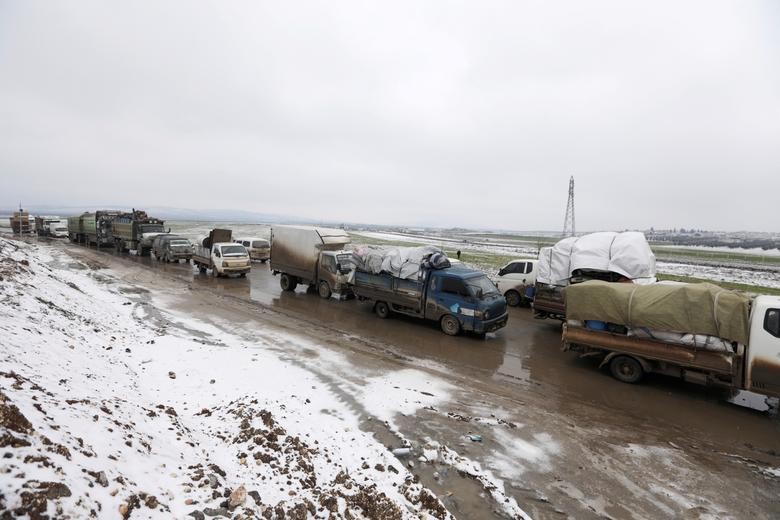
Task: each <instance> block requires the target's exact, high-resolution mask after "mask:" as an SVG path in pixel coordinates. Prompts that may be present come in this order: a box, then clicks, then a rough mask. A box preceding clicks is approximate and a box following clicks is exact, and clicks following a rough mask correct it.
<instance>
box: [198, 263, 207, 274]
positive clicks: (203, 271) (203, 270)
mask: <svg viewBox="0 0 780 520" xmlns="http://www.w3.org/2000/svg"><path fill="white" fill-rule="evenodd" d="M198 271H199V272H200V273H201V274H206V266H205V265H203V264H198Z"/></svg>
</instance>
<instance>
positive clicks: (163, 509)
mask: <svg viewBox="0 0 780 520" xmlns="http://www.w3.org/2000/svg"><path fill="white" fill-rule="evenodd" d="M106 280H109V281H110V280H111V277H110V274H108V273H107V272H105V271H102V272H101V273H100V274H99V275H95V273H94V272H93V271H91V270H90V269H88V268H87V267H86V266H84V265H83V264H81V265H76V266H75V267H74V260H73V259H72V258H70V257H67V255H65V254H64V253H62V252H60V251H59V250H57V249H54V248H50V247H46V246H37V245H36V246H34V245H28V244H24V243H20V242H15V241H9V240H6V239H2V238H0V298H1V299H2V307H0V334H2V337H3V338H4V341H3V344H2V349H1V350H0V354H1V356H0V380H1V381H2V385H1V386H0V387H1V388H2V392H0V421H1V422H0V435H2V437H1V439H2V446H3V447H4V451H5V452H6V455H5V458H4V459H3V470H2V475H1V476H0V511H13V513H14V515H17V516H19V515H28V516H29V517H31V518H43V516H41V515H48V517H49V518H87V517H90V516H92V517H99V518H103V517H105V518H117V517H121V518H130V517H131V516H132V518H185V517H188V518H189V517H192V518H200V519H203V518H205V517H212V516H223V517H233V518H271V517H274V518H379V519H384V518H388V519H402V518H437V519H445V518H452V516H451V514H450V513H449V512H448V511H447V510H446V509H445V508H444V506H443V505H442V503H441V502H440V501H439V499H438V498H437V497H436V496H435V495H434V494H433V493H432V492H431V491H430V490H428V489H426V488H424V487H423V486H422V485H421V484H420V483H419V482H418V480H417V479H416V478H415V477H414V476H413V475H412V474H411V473H410V472H409V469H408V467H407V466H406V465H405V464H404V462H403V461H400V460H399V459H398V458H396V457H395V456H394V455H393V454H392V452H391V449H393V448H396V449H397V448H403V446H404V439H403V438H402V436H399V438H398V441H397V445H395V446H384V445H382V444H380V443H378V442H377V440H375V438H374V437H373V435H372V434H370V433H366V432H364V431H361V429H360V421H361V419H362V418H364V417H362V416H361V413H365V411H367V412H369V413H371V414H373V415H374V417H376V418H377V419H378V420H381V421H386V422H387V423H388V426H389V427H390V429H391V430H397V428H395V427H394V426H393V420H394V418H395V417H396V416H397V415H398V414H407V415H408V414H413V413H415V411H417V410H419V409H422V408H423V407H428V408H431V407H434V406H440V405H441V404H442V403H444V402H446V401H447V399H448V398H449V395H450V393H451V392H452V391H453V390H454V389H453V388H452V387H451V386H450V385H449V384H448V383H446V382H444V381H442V380H438V379H435V378H431V377H430V376H429V375H427V374H426V373H423V372H420V371H417V370H413V369H406V370H400V371H397V372H390V373H382V374H365V376H364V377H365V379H364V381H365V384H363V385H356V384H354V383H353V382H350V381H346V380H345V381H344V382H343V384H339V385H338V386H336V387H334V386H333V385H329V384H325V383H324V382H323V381H322V379H321V378H320V377H319V375H318V372H317V370H316V368H317V367H318V366H320V365H321V364H322V363H326V364H329V365H332V364H337V365H340V367H341V370H342V371H343V372H345V373H351V374H355V373H359V371H358V370H357V368H356V367H351V366H349V362H348V361H347V360H346V359H342V358H341V355H340V354H338V353H333V352H330V353H329V351H327V350H326V349H321V350H318V349H317V345H315V344H310V343H309V342H307V340H305V339H303V338H300V337H297V336H294V335H284V334H281V333H277V332H274V333H268V334H265V335H264V336H263V337H262V338H259V339H256V340H254V341H251V342H250V341H247V340H246V339H244V338H241V337H237V336H234V335H231V334H226V333H225V332H223V331H222V330H221V329H220V328H217V327H215V326H214V325H211V324H207V323H204V322H199V321H197V320H194V319H191V318H189V317H188V316H187V315H186V314H182V313H176V312H172V313H166V312H165V311H164V310H162V309H158V308H155V307H153V306H151V305H149V304H148V303H145V302H143V301H139V300H138V299H137V298H134V296H136V292H134V291H133V288H132V286H127V285H124V284H122V283H120V282H119V281H118V280H113V281H112V283H106ZM285 344H287V345H289V346H290V347H291V346H295V348H297V349H301V350H303V349H306V350H308V351H311V352H321V354H320V355H319V359H317V358H315V359H311V360H310V364H311V366H312V369H311V370H310V369H308V368H304V366H306V365H303V364H301V363H295V362H292V361H289V360H288V361H286V360H284V359H283V358H282V357H280V356H279V355H278V353H277V352H276V351H275V350H274V347H275V346H278V345H285ZM285 348H289V347H285ZM343 392H348V393H349V394H350V396H351V399H355V400H356V401H357V402H358V403H359V404H360V410H362V412H361V411H358V410H356V409H355V407H354V406H353V405H351V404H350V403H349V401H348V400H345V398H344V395H343ZM428 452H429V453H430V456H431V457H437V458H438V457H439V455H437V454H441V458H442V459H445V458H446V461H447V463H450V464H452V465H453V466H454V467H458V468H460V467H462V468H463V470H465V471H470V472H471V473H470V475H472V478H474V479H475V480H476V481H478V482H482V483H483V485H484V486H485V488H486V489H488V490H489V493H490V494H491V496H493V498H494V499H495V500H496V507H499V508H500V509H501V510H503V512H504V514H505V515H506V516H507V517H509V518H527V516H526V514H525V513H524V512H523V511H522V509H520V507H519V506H518V504H517V503H516V502H515V500H514V499H511V498H508V497H507V496H505V495H504V493H503V491H502V490H503V489H504V485H503V483H502V482H501V481H499V480H497V479H495V478H494V477H493V476H492V475H491V474H490V472H489V471H482V470H481V468H480V467H479V464H477V463H475V462H472V461H469V460H468V459H464V458H463V457H460V456H459V455H458V454H457V453H456V452H455V451H453V450H452V449H450V448H447V447H446V446H439V445H438V444H435V443H432V444H431V447H430V448H429V449H428ZM421 460H425V459H424V458H422V459H421ZM188 515H189V516H188Z"/></svg>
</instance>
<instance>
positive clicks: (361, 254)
mask: <svg viewBox="0 0 780 520" xmlns="http://www.w3.org/2000/svg"><path fill="white" fill-rule="evenodd" d="M434 253H441V254H444V253H443V252H442V251H441V249H439V248H438V247H433V246H421V247H392V248H382V247H360V248H357V249H355V250H354V251H353V252H352V254H353V257H354V259H355V264H356V265H357V267H358V268H359V269H361V270H363V271H367V272H369V273H374V274H379V273H390V274H392V275H393V276H396V277H398V278H409V279H414V278H417V277H418V276H419V273H420V268H421V267H422V265H423V262H424V261H425V260H426V259H428V258H429V257H430V256H431V255H432V254H434Z"/></svg>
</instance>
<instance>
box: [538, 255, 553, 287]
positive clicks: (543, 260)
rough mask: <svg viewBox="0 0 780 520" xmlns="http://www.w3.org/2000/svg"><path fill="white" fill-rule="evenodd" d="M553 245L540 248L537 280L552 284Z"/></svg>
mask: <svg viewBox="0 0 780 520" xmlns="http://www.w3.org/2000/svg"><path fill="white" fill-rule="evenodd" d="M552 249H553V248H552V247H543V248H541V249H540V250H539V262H538V263H537V266H536V281H537V282H540V283H546V284H548V285H552V269H551V265H550V264H551V263H552Z"/></svg>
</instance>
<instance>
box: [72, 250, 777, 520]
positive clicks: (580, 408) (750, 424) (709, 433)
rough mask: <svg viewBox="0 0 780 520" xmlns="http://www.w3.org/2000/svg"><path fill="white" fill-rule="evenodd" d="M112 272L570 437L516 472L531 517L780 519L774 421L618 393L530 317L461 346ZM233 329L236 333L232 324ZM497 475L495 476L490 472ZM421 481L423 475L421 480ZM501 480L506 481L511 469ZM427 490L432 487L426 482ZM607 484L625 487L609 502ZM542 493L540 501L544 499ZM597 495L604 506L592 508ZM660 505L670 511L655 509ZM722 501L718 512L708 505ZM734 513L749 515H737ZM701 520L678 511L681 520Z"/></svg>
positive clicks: (362, 318) (678, 385)
mask: <svg viewBox="0 0 780 520" xmlns="http://www.w3.org/2000/svg"><path fill="white" fill-rule="evenodd" d="M68 248H69V249H72V250H73V251H74V253H77V254H79V257H81V258H82V259H89V258H93V259H97V260H98V261H102V260H101V259H105V260H106V263H107V264H108V265H110V267H112V268H114V267H115V265H114V264H115V262H113V261H112V260H111V257H113V256H114V255H113V253H110V252H107V251H100V252H90V253H87V254H86V255H85V254H82V253H81V252H83V251H85V250H84V249H83V248H77V247H75V246H68ZM116 261H118V262H119V263H121V264H123V265H125V266H127V272H128V273H130V274H129V276H131V277H132V278H131V280H130V281H132V283H139V284H145V283H149V284H150V283H157V282H159V281H160V280H161V279H162V278H163V277H164V278H165V279H166V280H167V282H166V283H168V284H170V286H171V288H172V290H173V289H174V288H177V287H180V288H182V289H181V290H183V291H186V288H187V287H191V289H192V290H193V293H195V292H198V293H202V294H217V295H220V296H222V297H224V298H223V301H226V302H230V301H236V302H256V303H257V304H258V305H259V307H260V308H267V309H270V310H273V311H274V312H275V313H277V314H279V315H282V316H287V317H289V318H290V322H291V323H293V327H294V328H295V329H297V330H299V331H300V332H301V333H310V334H312V335H314V336H327V337H328V338H329V340H328V341H329V343H331V344H332V343H334V342H335V343H339V342H343V343H344V346H345V348H347V346H348V345H351V346H354V345H355V344H360V348H363V349H368V350H370V351H373V352H374V353H375V354H376V356H377V359H385V358H387V359H390V360H397V361H398V362H400V363H406V364H410V365H412V366H417V367H421V368H424V369H428V370H432V371H436V372H437V373H438V374H440V375H441V374H451V375H452V380H453V381H454V382H455V383H456V384H457V385H462V386H468V387H469V388H473V389H474V392H473V395H470V396H468V397H466V398H465V399H468V400H469V403H464V405H465V404H468V405H469V406H470V407H472V409H473V408H474V407H476V408H479V407H482V409H483V410H484V411H485V414H489V413H490V409H491V408H494V409H495V410H502V411H508V412H507V413H509V414H511V416H512V419H513V420H516V421H517V422H518V423H526V424H529V425H532V426H533V427H534V429H536V430H538V431H547V432H556V434H558V437H560V436H564V437H565V436H566V435H567V433H568V432H571V437H572V439H571V441H572V442H571V444H568V445H565V446H563V447H562V448H561V451H565V452H566V453H567V459H566V460H565V461H559V462H557V463H554V462H550V460H552V459H553V457H552V456H551V455H545V454H542V455H539V457H540V458H539V459H538V460H536V462H537V464H535V465H534V466H532V467H529V465H527V464H525V466H524V467H523V468H521V469H520V470H519V471H518V472H517V474H521V475H522V478H521V479H520V478H519V479H518V481H520V480H522V482H523V484H522V485H521V484H516V485H513V486H512V487H513V490H514V496H515V497H516V498H517V499H518V502H520V503H525V504H526V505H527V504H528V503H529V502H532V503H534V504H535V505H534V507H532V508H531V510H532V511H533V516H534V517H535V518H561V517H565V516H569V517H571V518H604V517H612V518H662V517H669V518H671V517H680V512H681V511H686V512H687V511H694V512H695V511H696V510H697V508H698V507H704V509H702V510H701V511H700V513H701V514H714V515H715V516H713V517H716V518H742V517H744V518H748V517H750V518H773V517H777V516H776V515H780V501H779V500H780V499H779V498H778V497H780V482H779V481H778V478H777V477H771V476H767V475H766V474H765V473H766V471H764V469H762V468H778V467H780V420H778V417H777V414H775V413H771V412H770V413H766V412H760V411H757V410H755V409H751V408H747V407H741V406H737V405H734V404H731V403H728V402H727V401H726V399H727V398H728V397H729V396H728V394H726V393H724V392H722V391H719V390H715V389H707V388H702V387H699V386H696V385H691V384H686V383H683V382H681V381H678V380H676V379H671V378H666V377H661V376H650V377H648V378H647V379H646V380H645V381H644V382H643V383H642V384H640V385H626V384H623V383H620V382H618V381H616V380H614V379H612V378H611V377H610V376H609V375H608V373H606V372H605V371H603V370H599V369H598V363H597V362H596V361H593V360H579V359H577V358H576V356H575V355H574V354H572V353H566V352H562V351H561V350H560V324H559V323H558V322H555V321H549V320H543V321H540V320H535V319H534V318H533V317H532V313H531V311H530V310H529V309H527V308H511V309H510V319H509V324H508V326H507V327H506V328H504V329H502V330H500V331H499V332H497V333H496V334H494V335H488V337H487V338H486V339H484V340H482V339H479V338H477V337H475V336H468V335H465V336H460V337H455V338H452V337H448V336H445V335H444V334H442V333H441V332H440V331H439V329H438V327H436V326H435V325H434V324H428V323H426V322H423V321H418V320H414V319H410V318H405V317H400V316H394V317H392V318H390V319H387V320H380V319H379V318H377V317H376V316H375V315H374V314H373V313H372V307H371V305H370V304H368V303H360V302H357V301H354V300H348V301H338V300H336V299H329V300H322V299H320V298H319V297H318V296H317V295H316V294H308V293H306V291H305V288H302V287H299V288H298V290H297V291H296V292H294V293H284V292H283V291H282V290H281V289H280V287H279V279H278V277H275V276H272V275H271V273H270V272H269V271H268V268H267V266H266V265H265V264H254V265H253V269H252V272H251V273H250V275H249V276H248V277H247V278H246V279H241V278H235V279H223V278H219V279H215V278H213V277H211V276H209V275H204V274H198V273H193V269H192V268H191V266H190V265H188V264H162V263H159V262H157V261H156V260H154V259H150V258H140V257H134V256H123V257H122V258H116ZM133 266H144V269H134V268H133ZM176 290H179V289H176ZM199 305H201V306H208V303H204V302H201V303H200V304H199ZM234 319H235V318H234ZM239 319H240V318H239ZM246 319H247V322H246V325H247V326H248V327H254V326H257V325H256V324H255V323H254V322H252V318H251V311H250V313H248V314H247V318H246ZM235 326H236V327H237V328H241V327H242V325H241V323H240V322H236V325H235ZM323 331H324V332H323ZM337 346H338V345H337ZM472 400H473V402H472ZM407 423H408V424H407V427H408V429H409V430H410V431H412V430H417V431H418V432H419V435H420V437H424V436H427V435H429V436H431V437H433V436H434V434H436V436H437V437H438V438H442V437H444V438H447V437H449V438H451V440H452V443H453V445H457V443H458V437H459V436H462V434H463V431H464V429H465V428H466V426H465V425H462V424H454V425H452V424H443V423H442V421H441V420H440V419H439V418H437V417H433V416H432V417H430V418H426V417H425V416H422V417H417V416H416V417H414V418H408V420H407ZM532 423H533V424H532ZM469 428H471V429H474V426H473V425H469ZM476 431H479V430H476ZM498 441H500V438H497V440H496V442H498ZM635 445H640V446H661V447H665V448H664V449H666V450H672V452H670V453H671V454H670V453H667V452H666V451H664V452H660V451H659V452H657V453H656V452H650V453H651V454H650V455H647V453H645V454H644V455H642V456H646V457H648V458H646V459H641V460H638V461H637V462H636V463H634V462H627V460H628V458H629V457H631V456H633V455H624V452H625V451H626V450H629V451H631V450H633V449H634V448H632V446H635ZM461 446H462V444H461ZM489 447H490V446H489V445H488V442H487V439H486V443H485V444H484V445H479V446H476V445H475V446H473V447H463V450H464V451H466V450H472V451H475V450H476V451H479V450H486V449H487V448H489ZM670 447H671V448H670ZM637 449H638V450H639V451H640V452H641V448H637ZM658 449H659V450H661V449H662V448H658ZM485 456H486V457H487V456H488V455H487V451H486V455H485ZM677 456H679V457H684V461H683V460H682V459H680V462H679V464H678V465H682V464H683V462H684V463H685V464H690V463H691V461H693V463H695V464H696V465H697V468H696V474H695V475H693V474H691V473H690V472H689V471H685V472H681V473H680V474H679V475H676V476H672V475H671V473H674V467H675V464H677V462H676V459H674V457H677ZM548 459H549V460H548ZM518 460H519V459H518ZM511 463H512V462H511V461H510V462H509V463H508V464H511ZM518 464H519V463H518ZM545 465H546V466H548V467H546V468H545V467H544V466H545ZM496 467H501V465H500V464H498V463H496ZM539 468H542V469H539ZM420 471H421V473H422V474H423V477H425V474H424V470H423V469H421V470H420ZM645 471H647V472H648V475H647V478H646V479H645V476H644V475H643V472H645ZM665 473H667V474H669V477H668V479H669V480H675V479H677V480H688V481H689V482H687V483H683V484H681V485H677V484H675V485H674V486H672V488H673V489H671V490H665V488H664V489H661V490H660V491H659V489H660V488H661V487H662V486H663V485H664V483H665V482H666V481H665V480H664V479H665V476H664V475H665ZM506 474H507V475H511V474H512V471H511V470H509V469H507V470H506ZM650 475H652V477H651V476H650ZM427 480H429V482H428V483H431V482H433V481H432V478H428V479H427ZM645 480H646V483H644V481H645ZM431 485H432V486H433V487H435V486H436V483H435V482H433V483H432V484H431ZM616 485H619V486H621V488H619V489H618V488H614V489H611V491H610V492H607V493H605V492H604V489H607V488H608V487H609V488H611V487H612V486H616ZM464 486H466V487H468V484H464ZM686 486H688V489H687V491H688V492H692V491H695V494H697V495H699V494H700V495H701V496H702V497H706V499H703V502H702V503H703V504H704V505H703V506H702V505H701V504H695V503H694V504H691V503H689V502H690V500H689V499H686V498H681V497H680V496H677V495H676V494H675V493H677V492H680V493H682V491H681V488H686ZM540 489H541V490H542V491H543V493H544V496H540V495H539V493H540V491H539V490H540ZM675 490H677V491H675ZM721 490H728V492H727V493H726V492H725V491H721ZM724 493H725V494H724ZM603 495H606V496H607V498H606V499H598V500H596V499H590V498H588V497H593V496H603ZM659 495H661V496H663V497H664V498H665V500H666V502H665V503H660V502H663V501H659V499H658V498H657V497H658V496H659ZM718 498H720V502H722V504H721V505H720V508H719V507H717V504H712V502H715V501H716V500H717V499H718ZM605 500H606V501H605ZM740 501H743V502H744V503H741V504H739V505H738V506H735V504H736V503H738V502H740ZM575 503H576V505H575ZM632 504H633V505H632ZM723 504H725V505H723ZM461 506H462V507H460V508H458V509H459V510H460V512H461V515H459V516H461V517H464V518H487V517H488V516H487V515H485V511H484V510H482V509H479V507H477V506H475V504H473V503H469V502H464V503H462V504H461ZM448 507H449V506H448ZM732 507H734V509H733V510H730V509H731V508H732ZM724 508H725V510H724ZM741 513H745V514H744V515H743V514H741ZM701 514H693V513H691V514H690V515H688V514H687V513H686V517H690V518H698V517H701ZM562 515H563V516H562Z"/></svg>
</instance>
